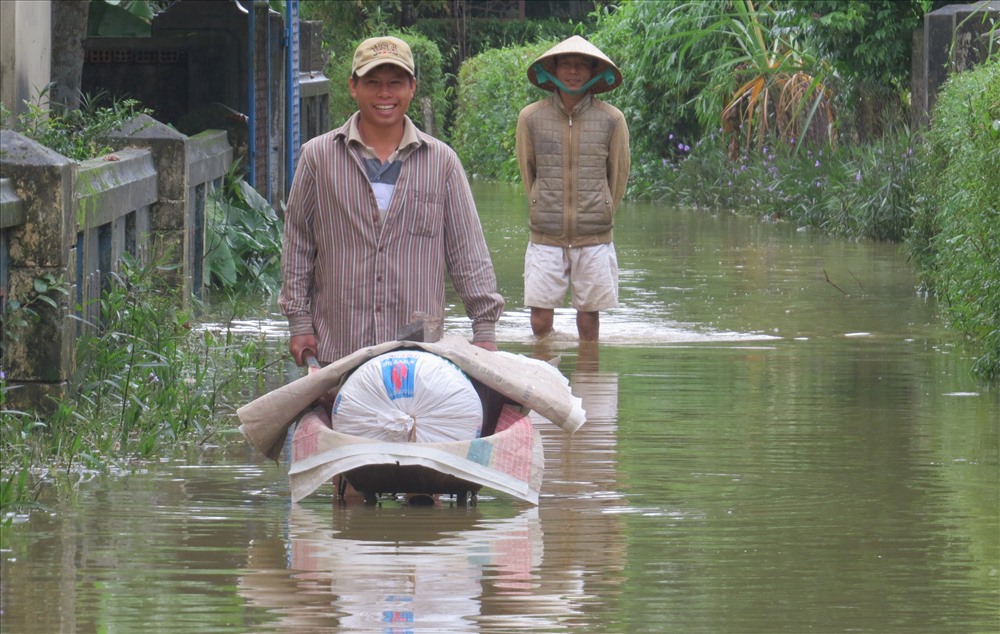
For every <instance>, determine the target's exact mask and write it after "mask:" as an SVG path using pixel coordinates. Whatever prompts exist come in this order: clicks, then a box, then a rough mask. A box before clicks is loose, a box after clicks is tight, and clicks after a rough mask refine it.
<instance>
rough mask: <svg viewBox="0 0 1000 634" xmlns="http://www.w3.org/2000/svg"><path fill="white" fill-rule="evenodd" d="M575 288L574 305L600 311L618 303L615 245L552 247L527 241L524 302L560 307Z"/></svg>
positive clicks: (582, 309)
mask: <svg viewBox="0 0 1000 634" xmlns="http://www.w3.org/2000/svg"><path fill="white" fill-rule="evenodd" d="M570 287H572V289H573V301H572V306H573V308H575V309H577V310H578V311H581V312H588V313H589V312H597V311H601V310H605V309H607V308H616V307H617V306H618V257H617V256H616V255H615V245H614V244H613V243H609V244H595V245H593V246H589V247H576V248H572V249H570V248H565V247H552V246H546V245H542V244H535V243H533V242H529V243H528V250H527V251H526V252H525V254H524V305H525V306H529V307H531V308H560V307H562V305H563V301H564V299H565V297H566V290H567V289H568V288H570Z"/></svg>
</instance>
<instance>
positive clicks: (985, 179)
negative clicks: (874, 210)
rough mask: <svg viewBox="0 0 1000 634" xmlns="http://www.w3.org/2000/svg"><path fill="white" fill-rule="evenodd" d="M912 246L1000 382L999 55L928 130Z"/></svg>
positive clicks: (981, 363) (941, 99) (949, 96)
mask: <svg viewBox="0 0 1000 634" xmlns="http://www.w3.org/2000/svg"><path fill="white" fill-rule="evenodd" d="M926 152H927V156H926V163H925V168H924V169H923V170H922V173H921V178H920V179H919V180H918V183H919V186H918V192H919V194H920V197H919V199H918V200H919V206H918V213H917V218H916V222H915V223H914V228H913V232H912V234H911V239H910V249H911V253H912V254H913V257H914V260H915V261H916V263H917V265H918V267H919V269H920V272H921V276H922V281H923V282H924V283H925V284H926V286H927V287H928V288H929V289H930V290H932V291H933V292H934V293H935V294H936V296H937V297H938V299H939V301H940V303H941V306H942V307H943V309H944V311H945V313H946V314H947V316H948V318H949V319H950V320H951V322H952V323H953V324H954V326H955V327H957V328H958V329H959V330H961V331H962V332H964V333H966V334H967V335H968V336H969V337H970V339H972V340H973V341H975V342H976V343H977V344H978V345H980V346H981V347H982V349H983V350H984V352H983V354H982V356H981V357H980V358H979V360H978V362H977V364H976V371H977V372H978V373H979V374H981V375H982V376H984V377H986V378H988V379H997V378H1000V170H997V169H996V166H997V165H1000V57H998V56H994V57H993V58H992V60H991V61H989V62H987V63H984V64H983V65H981V66H980V67H978V68H975V69H973V70H970V71H966V72H963V73H959V74H956V75H953V76H952V77H951V78H950V79H949V80H948V82H947V83H946V84H945V85H944V86H943V88H942V90H941V92H940V93H939V94H938V99H937V103H936V105H935V108H934V120H933V122H932V125H931V128H930V129H929V130H928V131H927V133H926Z"/></svg>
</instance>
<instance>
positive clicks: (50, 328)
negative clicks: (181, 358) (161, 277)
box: [0, 130, 77, 409]
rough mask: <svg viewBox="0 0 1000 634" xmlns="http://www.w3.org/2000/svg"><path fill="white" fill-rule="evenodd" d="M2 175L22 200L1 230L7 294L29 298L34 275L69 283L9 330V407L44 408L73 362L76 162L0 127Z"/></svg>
mask: <svg viewBox="0 0 1000 634" xmlns="http://www.w3.org/2000/svg"><path fill="white" fill-rule="evenodd" d="M0 159H2V160H0V178H2V179H6V180H8V181H9V185H10V188H11V189H12V190H13V191H14V192H15V194H16V195H17V197H18V198H20V200H21V205H20V206H21V211H22V212H23V220H24V221H23V223H21V224H19V225H14V226H10V227H5V228H4V229H3V231H4V233H5V234H6V235H4V236H3V237H4V239H5V240H6V241H7V284H8V290H9V296H10V297H13V298H30V297H32V296H33V295H34V293H35V291H34V286H35V279H36V278H41V277H42V276H44V275H51V276H52V277H53V278H55V279H56V280H62V281H63V282H65V283H66V284H67V285H68V289H69V291H70V293H69V296H68V297H67V296H66V295H62V294H55V295H52V299H54V300H55V301H56V303H57V307H56V308H53V307H51V306H49V305H48V304H44V303H36V304H35V305H33V308H34V310H35V312H37V313H38V316H39V320H38V322H37V323H35V324H31V325H30V326H29V327H27V328H24V329H21V331H19V332H16V333H15V335H16V338H14V337H9V336H7V332H6V331H7V328H4V335H3V337H4V340H3V356H4V358H3V364H2V367H3V370H4V373H5V375H6V381H7V383H8V384H13V383H17V384H19V385H20V387H19V388H18V389H15V390H11V391H10V392H8V402H9V403H10V405H11V406H14V407H17V406H18V404H21V403H26V404H31V405H33V406H35V407H38V408H42V409H44V408H45V407H46V406H47V405H48V406H51V404H52V403H53V401H52V400H51V399H50V398H49V397H52V398H54V399H59V398H62V397H63V396H64V395H65V394H66V391H67V389H68V385H69V381H70V379H71V377H72V374H73V371H74V368H75V351H76V345H75V344H76V324H75V321H74V320H73V319H72V318H71V317H70V314H71V312H72V305H71V302H72V301H73V299H72V298H73V297H75V292H74V291H75V284H76V279H74V277H75V271H76V267H75V266H74V265H73V263H74V262H75V260H76V253H75V242H76V241H75V238H76V208H75V207H76V205H75V200H74V196H73V183H74V180H75V177H76V172H77V163H76V162H75V161H72V160H70V159H68V158H66V157H65V156H63V155H61V154H59V153H58V152H55V151H54V150H50V149H49V148H47V147H45V146H43V145H40V144H39V143H37V142H35V141H33V140H31V139H28V138H26V137H23V136H21V135H19V134H17V133H16V132H13V131H11V130H3V131H0Z"/></svg>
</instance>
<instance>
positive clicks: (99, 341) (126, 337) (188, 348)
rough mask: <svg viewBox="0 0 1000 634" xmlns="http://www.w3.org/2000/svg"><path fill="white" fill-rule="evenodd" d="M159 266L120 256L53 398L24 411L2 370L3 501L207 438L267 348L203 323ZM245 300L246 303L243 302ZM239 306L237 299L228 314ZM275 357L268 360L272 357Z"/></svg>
mask: <svg viewBox="0 0 1000 634" xmlns="http://www.w3.org/2000/svg"><path fill="white" fill-rule="evenodd" d="M162 277H163V276H162V274H161V272H160V271H159V267H157V266H155V265H139V264H137V263H135V262H131V261H124V262H123V263H122V268H121V271H120V272H119V273H118V274H117V275H115V276H114V283H113V284H112V285H111V288H110V289H109V290H106V291H105V292H104V294H103V295H102V297H101V300H100V302H101V307H100V314H101V323H100V325H99V326H98V327H96V328H95V329H93V330H92V331H90V332H89V334H85V335H83V336H82V337H80V338H79V340H78V342H77V351H76V354H77V368H78V376H76V377H75V378H74V380H73V381H72V385H73V388H72V391H71V392H70V393H69V394H67V396H66V397H65V398H64V399H62V400H61V401H59V402H56V403H49V404H46V407H45V408H44V409H45V410H46V411H48V412H51V413H47V414H42V413H40V412H41V409H43V408H39V410H32V411H24V410H15V409H13V408H11V407H9V406H8V393H9V392H10V390H12V389H15V387H14V386H11V385H7V383H6V382H5V380H4V379H3V378H2V377H0V458H2V463H3V474H2V477H0V504H2V507H3V510H4V513H5V515H6V516H7V517H9V513H11V512H12V511H14V510H16V509H18V508H20V507H25V506H30V505H31V504H32V503H33V502H34V501H35V500H36V499H37V496H38V493H39V491H40V490H41V488H42V487H44V486H46V485H49V484H52V483H54V482H58V481H64V480H66V479H67V478H70V479H71V478H73V477H74V475H73V474H80V473H89V472H103V471H108V470H112V469H114V470H125V471H127V470H128V469H130V468H133V467H134V466H135V465H141V464H142V463H143V462H144V461H148V460H151V459H154V458H157V457H159V456H161V455H164V454H168V453H169V452H170V451H171V450H172V449H174V448H176V447H178V446H182V445H189V444H193V443H194V444H200V443H205V442H206V441H208V440H209V439H212V438H214V437H215V434H216V431H217V429H218V428H219V427H220V426H223V425H225V426H227V427H231V426H232V421H233V416H234V413H235V410H236V408H237V407H238V406H239V405H240V404H242V403H243V402H244V401H245V400H246V396H247V394H248V393H249V392H252V391H254V390H260V388H261V386H260V385H256V383H257V382H259V381H261V380H262V379H261V377H263V376H264V375H265V370H266V367H267V365H268V363H269V361H268V357H273V355H272V354H270V351H269V350H267V349H266V346H265V345H264V341H263V338H262V337H260V336H254V335H246V334H241V335H236V334H234V332H233V331H232V330H230V329H226V330H223V331H221V332H219V331H208V330H203V331H199V330H198V329H196V328H193V327H192V326H193V324H194V323H195V321H194V320H195V312H194V307H192V308H190V309H186V308H184V306H185V303H184V302H183V301H182V300H181V297H180V295H179V291H178V290H177V289H171V288H164V287H163V286H162V284H160V283H159V280H161V279H162ZM245 308H249V306H245ZM240 314H241V309H239V307H238V306H237V307H236V308H234V310H233V311H231V315H232V318H233V319H236V318H237V317H238V316H239V315H240ZM271 363H273V361H271Z"/></svg>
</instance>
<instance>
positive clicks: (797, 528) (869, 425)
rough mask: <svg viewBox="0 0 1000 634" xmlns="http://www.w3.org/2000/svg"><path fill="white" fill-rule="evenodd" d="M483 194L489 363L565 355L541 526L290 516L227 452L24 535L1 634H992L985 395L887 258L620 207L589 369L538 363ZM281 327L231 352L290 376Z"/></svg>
mask: <svg viewBox="0 0 1000 634" xmlns="http://www.w3.org/2000/svg"><path fill="white" fill-rule="evenodd" d="M475 191H476V196H477V200H478V202H479V205H480V213H481V215H482V217H483V224H484V227H485V228H486V231H487V239H488V241H489V242H490V245H491V247H492V248H493V252H494V259H495V265H496V267H497V271H498V276H499V281H500V285H501V290H502V292H503V293H504V295H505V297H507V300H508V306H507V310H506V312H505V314H504V317H503V320H502V322H501V324H500V326H499V328H498V337H499V343H500V347H501V348H502V349H505V350H508V351H511V352H518V353H524V354H533V355H536V356H543V357H552V356H559V357H560V358H561V361H560V366H559V367H560V369H561V370H562V371H563V372H564V373H565V374H566V376H567V377H569V379H570V384H571V386H572V389H573V390H574V392H575V393H576V394H577V395H578V396H580V397H581V398H582V399H583V401H584V407H585V409H586V410H587V412H588V420H587V423H586V424H585V425H584V426H583V427H582V428H581V429H580V430H579V431H578V432H577V433H576V434H574V435H572V436H569V435H566V434H565V433H564V432H562V431H561V429H559V428H558V427H556V426H555V425H552V424H551V423H548V422H547V421H544V420H542V419H539V420H538V421H537V425H538V427H539V428H540V429H541V431H542V434H543V438H544V442H545V451H546V473H545V480H544V483H543V486H542V494H541V498H540V502H539V505H538V506H537V507H534V506H531V505H529V504H526V503H523V502H519V501H516V500H513V499H510V498H506V497H504V496H503V495H502V494H490V492H488V491H486V490H484V491H483V492H482V494H481V495H480V499H479V504H478V505H477V506H475V507H471V508H463V507H458V506H455V505H452V504H450V503H449V502H448V501H447V500H445V501H444V502H443V503H442V504H441V505H440V506H438V507H436V508H422V507H407V506H404V505H401V504H398V503H396V502H392V501H386V502H385V503H383V504H382V505H381V506H377V507H366V506H363V505H362V506H346V507H341V506H339V505H337V504H335V503H334V501H333V491H332V487H326V488H324V489H321V490H320V491H318V492H317V493H315V494H313V495H312V496H310V497H309V498H307V499H306V500H305V501H304V502H303V503H300V504H295V505H293V504H291V503H290V501H289V490H288V483H287V479H286V471H287V463H285V462H283V461H282V462H280V463H273V462H268V461H266V460H264V459H262V458H261V457H259V456H257V455H255V454H254V453H253V452H252V450H250V449H249V448H248V447H246V445H245V444H244V443H242V441H241V440H240V439H239V438H238V437H233V436H234V435H233V434H232V429H235V423H234V424H233V425H232V429H231V430H230V440H229V441H227V442H221V443H219V446H217V447H208V448H203V449H202V450H192V451H189V452H185V453H183V454H181V455H177V456H171V457H168V458H164V459H163V460H162V461H161V462H159V463H156V464H152V465H149V466H148V468H147V469H144V470H143V471H141V472H139V473H136V474H134V475H129V476H125V477H115V478H111V477H100V478H94V479H92V480H89V481H86V482H82V483H80V484H79V486H78V489H79V493H78V495H76V496H74V497H69V498H68V500H70V501H66V499H67V498H65V497H57V496H55V495H51V494H50V495H47V496H46V497H45V498H44V499H43V500H42V502H43V503H44V504H45V505H46V506H45V508H44V509H42V510H36V511H33V512H32V513H30V515H28V516H25V517H19V518H17V522H16V524H15V526H14V527H13V528H12V529H9V530H8V529H5V531H4V543H3V552H2V564H3V565H2V584H0V610H2V631H3V632H10V633H11V634H13V633H18V632H39V633H50V632H144V633H150V632H206V633H208V632H392V633H401V632H514V631H524V630H534V631H542V632H574V633H578V632H711V633H715V632H794V633H799V632H996V631H1000V467H998V428H1000V390H996V389H993V390H990V389H987V388H985V387H983V386H982V385H980V384H978V383H977V382H976V381H975V379H974V378H973V377H972V376H971V375H970V366H971V364H972V359H971V358H970V356H969V355H968V353H967V352H965V351H963V350H962V348H961V346H960V341H959V338H958V336H957V335H956V333H954V332H952V331H949V330H948V329H946V328H945V327H944V325H943V324H942V322H941V321H940V319H939V317H938V316H937V315H936V313H935V307H934V304H933V302H932V301H928V300H925V299H923V298H922V297H920V296H919V295H918V294H917V293H916V292H915V280H914V278H913V275H912V271H911V269H910V267H909V265H908V264H907V262H906V256H905V253H903V251H902V250H901V249H900V248H899V247H897V246H893V245H882V244H871V243H857V242H845V241H843V240H839V239H834V238H829V237H825V236H821V235H817V234H815V233H810V232H803V231H798V230H797V229H796V227H794V226H788V225H781V224H777V225H776V224H766V223H760V222H758V221H755V220H750V219H745V218H736V217H733V216H731V215H711V214H708V213H705V212H688V211H681V210H676V209H669V208H663V207H659V206H656V205H650V204H635V203H632V204H627V205H626V206H625V207H624V208H623V209H622V211H621V212H620V214H619V220H618V228H617V232H616V243H617V247H618V257H619V265H620V267H621V301H622V307H621V308H620V309H617V310H614V311H610V312H608V313H606V314H604V315H603V317H602V323H601V328H602V331H601V334H602V342H601V344H600V346H598V347H597V348H596V349H587V348H586V347H585V348H582V349H581V347H580V346H579V345H578V343H577V342H576V341H575V325H574V321H573V313H572V311H568V310H567V311H560V312H558V313H557V318H556V327H557V330H558V331H559V332H558V333H557V335H556V336H555V337H553V340H552V341H549V342H548V343H546V344H545V345H544V346H540V345H537V344H535V343H534V342H533V341H532V337H531V334H530V328H529V326H528V319H527V312H526V311H525V310H524V309H523V307H522V306H521V299H520V296H521V290H522V280H521V269H522V258H523V252H524V244H525V239H526V237H525V230H524V213H525V212H524V203H523V201H522V197H521V193H520V191H519V189H517V188H514V187H507V186H497V185H486V184H477V185H476V186H475ZM453 313H454V314H453V315H452V317H451V318H450V319H449V320H448V323H447V324H446V328H447V330H449V331H454V332H468V322H467V320H466V319H465V318H464V315H462V314H461V313H460V311H459V310H457V309H456V310H454V311H453ZM281 323H282V322H281V320H280V319H277V318H276V317H275V316H274V315H273V314H269V315H262V321H261V322H260V323H257V324H253V323H251V324H248V325H247V327H248V328H251V329H254V328H256V329H261V330H264V331H267V332H272V333H273V335H272V336H273V337H274V339H275V345H276V354H278V350H279V348H280V346H281V344H282V342H281V341H280V339H281V337H282V336H283V334H282V330H281V328H280V327H275V326H276V325H277V326H280V325H281Z"/></svg>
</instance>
